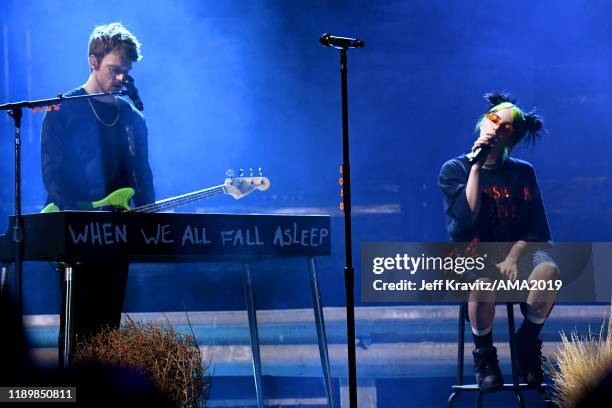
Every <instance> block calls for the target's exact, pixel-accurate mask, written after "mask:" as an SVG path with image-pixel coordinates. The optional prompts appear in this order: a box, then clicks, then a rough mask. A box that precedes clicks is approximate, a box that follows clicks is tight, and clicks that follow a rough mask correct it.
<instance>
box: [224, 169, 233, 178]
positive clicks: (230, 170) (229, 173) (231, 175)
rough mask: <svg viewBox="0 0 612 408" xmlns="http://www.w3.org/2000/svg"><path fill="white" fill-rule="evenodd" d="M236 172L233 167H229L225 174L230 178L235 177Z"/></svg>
mask: <svg viewBox="0 0 612 408" xmlns="http://www.w3.org/2000/svg"><path fill="white" fill-rule="evenodd" d="M235 174H236V173H234V170H232V169H227V170H226V171H225V175H226V176H227V177H229V178H233V177H234V175H235Z"/></svg>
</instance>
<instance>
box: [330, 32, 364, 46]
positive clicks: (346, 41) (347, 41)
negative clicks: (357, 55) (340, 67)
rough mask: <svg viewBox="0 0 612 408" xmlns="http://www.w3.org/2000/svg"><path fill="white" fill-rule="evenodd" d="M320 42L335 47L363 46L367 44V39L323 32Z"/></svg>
mask: <svg viewBox="0 0 612 408" xmlns="http://www.w3.org/2000/svg"><path fill="white" fill-rule="evenodd" d="M319 42H320V43H321V45H323V46H324V47H335V48H362V47H363V46H364V45H365V41H362V40H360V39H358V38H348V37H336V36H333V35H331V34H330V33H325V34H323V35H322V36H321V39H320V40H319Z"/></svg>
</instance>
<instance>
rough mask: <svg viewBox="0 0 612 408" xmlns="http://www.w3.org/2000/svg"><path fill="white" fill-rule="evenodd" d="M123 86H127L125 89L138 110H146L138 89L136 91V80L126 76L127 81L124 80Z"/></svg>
mask: <svg viewBox="0 0 612 408" xmlns="http://www.w3.org/2000/svg"><path fill="white" fill-rule="evenodd" d="M123 85H124V86H125V89H127V95H128V96H129V97H130V99H131V100H132V102H134V106H135V107H136V109H138V110H139V111H142V110H143V109H144V104H143V103H142V101H141V100H140V96H139V95H138V89H136V86H135V85H134V78H132V77H131V76H129V75H126V76H125V79H124V80H123Z"/></svg>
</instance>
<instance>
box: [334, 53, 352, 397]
mask: <svg viewBox="0 0 612 408" xmlns="http://www.w3.org/2000/svg"><path fill="white" fill-rule="evenodd" d="M334 48H338V50H339V51H340V80H341V93H342V160H343V162H342V180H343V184H342V190H343V191H342V206H343V207H342V208H343V210H344V244H345V267H344V287H345V291H346V331H347V347H348V376H349V378H348V379H349V406H350V407H351V408H356V407H357V357H356V354H355V268H354V267H353V240H352V228H351V166H350V163H349V130H348V79H347V58H346V50H347V48H348V47H345V46H344V47H334Z"/></svg>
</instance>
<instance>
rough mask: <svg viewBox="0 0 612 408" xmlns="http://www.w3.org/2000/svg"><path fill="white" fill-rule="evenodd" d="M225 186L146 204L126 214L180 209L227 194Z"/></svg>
mask: <svg viewBox="0 0 612 408" xmlns="http://www.w3.org/2000/svg"><path fill="white" fill-rule="evenodd" d="M225 192H226V190H225V186H224V185H221V186H216V187H210V188H207V189H204V190H200V191H196V192H195V193H187V194H184V195H182V196H178V197H173V198H167V199H164V200H161V201H156V202H155V203H151V204H146V205H143V206H140V207H136V208H132V209H129V210H126V212H156V211H163V210H164V209H167V208H172V207H178V206H180V205H185V204H188V203H190V202H192V201H196V200H199V199H202V198H207V197H212V196H215V195H218V194H221V193H225Z"/></svg>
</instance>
